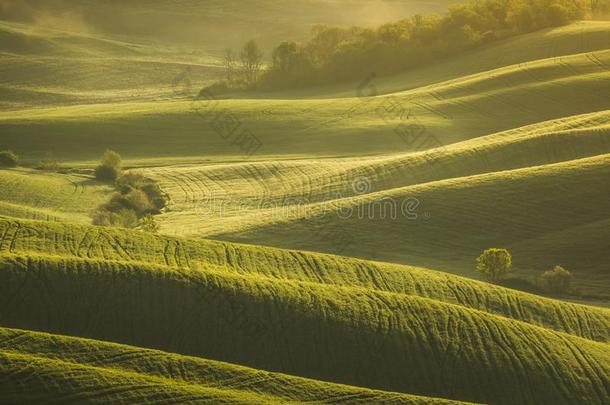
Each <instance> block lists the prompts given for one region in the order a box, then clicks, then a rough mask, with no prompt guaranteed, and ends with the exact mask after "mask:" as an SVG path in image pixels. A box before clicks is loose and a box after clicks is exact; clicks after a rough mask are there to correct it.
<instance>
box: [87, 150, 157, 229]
mask: <svg viewBox="0 0 610 405" xmlns="http://www.w3.org/2000/svg"><path fill="white" fill-rule="evenodd" d="M120 162H121V158H120V156H119V155H118V154H117V153H116V152H112V151H107V152H106V153H105V154H104V157H103V158H102V164H101V165H99V166H98V167H97V169H96V177H97V178H98V179H100V177H99V176H98V174H100V173H106V172H105V171H106V170H108V172H107V173H108V174H112V175H114V174H115V173H121V175H120V176H119V177H117V178H115V186H116V189H117V192H115V193H114V194H113V195H112V197H111V198H110V201H108V202H107V203H106V204H103V205H102V206H100V207H99V209H98V210H97V212H96V213H95V214H94V216H93V224H94V225H99V226H118V227H123V228H135V227H138V226H140V228H141V229H143V230H145V231H147V232H153V233H155V232H157V231H158V230H159V226H158V224H157V223H156V221H155V219H154V217H153V215H154V214H159V213H160V212H161V210H162V209H163V208H164V207H165V205H166V204H167V201H166V197H165V195H164V194H163V192H162V191H161V188H160V187H159V185H158V184H157V183H155V182H154V181H152V180H151V179H148V178H146V177H144V175H143V174H142V173H139V172H125V173H122V170H121V169H120V168H121V163H120ZM113 169H116V171H112V170H113ZM111 177H112V176H109V177H106V178H105V179H107V180H109V179H110V178H111Z"/></svg>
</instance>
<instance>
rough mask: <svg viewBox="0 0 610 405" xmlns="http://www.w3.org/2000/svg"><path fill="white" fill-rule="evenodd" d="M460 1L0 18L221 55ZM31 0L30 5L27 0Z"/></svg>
mask: <svg viewBox="0 0 610 405" xmlns="http://www.w3.org/2000/svg"><path fill="white" fill-rule="evenodd" d="M457 2H459V0H424V1H422V0H403V1H399V2H397V1H393V0H341V1H337V0H295V1H293V2H292V3H291V4H292V7H285V5H283V4H282V3H278V2H277V1H276V0H257V1H256V2H252V1H251V0H206V1H193V0H173V1H171V2H168V1H166V0H148V1H146V0H109V1H104V2H99V1H95V0H63V1H61V2H42V3H41V2H36V7H35V8H33V10H28V7H27V6H26V7H24V10H19V7H15V8H14V9H13V10H11V7H5V8H4V9H3V10H0V19H11V20H19V21H31V22H34V23H36V24H38V25H45V26H55V27H57V26H60V27H70V28H71V29H74V30H93V31H97V32H101V33H103V34H104V35H109V36H118V37H121V38H129V39H137V40H141V41H154V42H161V43H167V44H172V45H175V44H188V45H190V46H192V47H198V48H201V49H205V50H207V51H211V52H216V53H222V52H223V51H224V48H225V47H228V46H232V47H239V46H241V45H243V43H244V42H245V41H246V40H247V39H250V38H254V39H256V40H257V41H258V42H259V43H261V45H262V46H263V47H264V48H265V50H269V49H270V48H271V47H272V46H275V45H277V44H278V43H280V42H281V41H284V40H303V39H305V38H307V36H308V35H309V32H310V30H311V27H312V26H313V25H314V24H320V23H324V24H333V25H334V24H337V25H342V26H353V25H358V26H368V25H380V24H383V23H385V22H394V21H396V20H398V19H401V18H406V17H409V16H413V15H415V14H422V15H428V14H431V13H441V12H444V11H446V10H447V6H448V5H449V4H454V3H457ZM24 3H25V1H24ZM30 3H31V2H30Z"/></svg>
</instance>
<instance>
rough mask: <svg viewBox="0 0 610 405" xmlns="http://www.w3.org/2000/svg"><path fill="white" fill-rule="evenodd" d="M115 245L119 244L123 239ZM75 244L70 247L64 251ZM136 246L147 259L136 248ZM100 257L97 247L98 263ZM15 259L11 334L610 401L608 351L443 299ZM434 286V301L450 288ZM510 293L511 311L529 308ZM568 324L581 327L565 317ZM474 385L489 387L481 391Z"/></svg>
mask: <svg viewBox="0 0 610 405" xmlns="http://www.w3.org/2000/svg"><path fill="white" fill-rule="evenodd" d="M22 226H24V228H23V229H24V231H23V235H31V236H28V237H25V238H20V237H17V238H15V239H14V240H15V243H14V244H13V250H14V251H19V250H20V249H22V248H20V247H18V246H19V245H20V242H19V241H20V240H22V239H26V240H27V239H29V241H30V242H34V240H35V239H37V237H36V236H35V235H34V234H38V235H39V236H38V238H40V236H42V235H44V237H45V239H46V238H53V239H54V240H55V241H58V242H59V241H61V240H62V239H61V238H59V237H58V238H55V237H54V236H52V234H51V233H50V232H49V230H45V226H50V225H45V224H44V223H35V222H30V223H22ZM26 226H27V227H26ZM52 228H57V229H59V228H64V229H66V227H65V226H59V225H53V226H52ZM26 229H27V230H26ZM70 229H74V230H77V228H70ZM86 229H87V228H81V229H80V231H81V232H82V231H84V230H86ZM68 235H69V234H65V238H66V239H64V241H65V242H59V243H57V242H55V246H57V247H58V249H57V250H56V252H55V253H54V254H55V255H57V254H60V253H61V250H65V249H67V248H68V246H69V242H67V241H68V240H69V239H68V238H69V236H68ZM128 235H129V234H127V233H126V234H125V236H128ZM107 237H117V232H111V233H107ZM66 242H67V243H68V246H65V247H63V248H62V247H61V245H64V244H65V243H66ZM109 242H110V244H112V245H114V246H116V247H118V246H119V245H120V246H124V249H120V251H121V252H122V254H124V255H130V254H133V251H134V249H132V248H131V247H130V245H129V242H127V243H125V244H124V245H122V244H121V241H120V239H118V238H117V239H115V240H109ZM132 243H133V245H132V246H139V247H142V246H146V245H144V244H143V243H142V241H141V240H138V238H135V239H132ZM148 246H149V247H153V248H154V246H151V245H148ZM100 248H101V246H100V247H96V246H95V244H94V246H92V247H91V250H90V251H91V252H94V251H96V250H98V249H100ZM101 251H103V252H106V254H112V253H111V252H109V251H108V250H107V249H106V250H104V249H102V250H101ZM149 252H150V253H152V252H151V251H150V250H149ZM150 253H149V254H150ZM3 257H4V258H3V261H4V264H3V266H2V271H0V277H2V282H1V283H0V286H2V289H3V290H4V291H2V294H1V295H0V296H2V297H4V299H3V301H2V305H0V308H2V311H1V312H0V322H2V324H3V325H6V326H9V327H17V328H27V329H38V330H45V331H49V332H55V333H62V334H70V335H75V336H83V337H89V338H95V339H101V340H110V341H115V342H121V343H126V344H132V345H137V346H144V347H151V348H156V349H162V350H167V351H172V352H177V353H182V354H188V355H196V356H200V357H204V358H211V359H217V360H222V361H228V362H234V363H239V364H244V365H248V366H252V367H255V368H262V369H267V370H276V371H280V372H285V373H289V374H294V375H300V376H304V377H309V378H315V379H321V380H325V381H334V382H340V383H345V384H350V385H358V386H367V387H371V388H376V389H382V390H390V391H400V392H413V393H417V394H419V395H424V396H433V397H443V398H455V399H461V400H468V401H474V402H477V401H478V402H491V401H493V402H495V403H500V404H504V403H506V404H510V403H540V402H543V403H547V402H553V403H570V402H574V401H578V400H582V399H583V398H586V401H587V403H593V404H595V403H600V404H601V403H605V402H606V401H607V400H608V391H607V388H604V387H605V386H606V385H607V382H608V381H607V375H608V374H607V373H608V366H609V364H610V358H609V357H608V355H607V353H608V350H607V343H600V342H594V341H592V340H587V339H583V338H581V337H577V336H575V335H571V334H567V333H565V332H558V331H555V330H552V329H547V328H543V327H540V326H535V325H534V324H531V323H529V322H524V321H518V320H514V319H513V320H510V319H509V318H507V317H505V316H499V315H494V314H491V313H490V312H487V311H484V310H483V311H482V310H477V309H472V308H469V307H466V306H463V305H456V304H450V303H447V302H445V301H443V300H436V299H430V298H424V297H422V296H420V295H417V294H403V293H390V292H385V291H382V290H380V289H365V288H361V287H356V286H349V285H332V284H327V283H320V282H311V281H299V280H296V279H293V280H291V281H288V280H285V279H284V280H281V281H280V280H277V279H276V278H274V277H268V276H264V275H262V274H256V273H254V272H248V271H245V272H244V271H241V272H239V271H232V270H228V269H227V268H226V267H224V266H218V265H213V264H211V263H207V264H206V263H200V265H199V267H198V268H197V269H194V270H187V269H184V268H176V267H166V266H159V265H150V264H144V263H138V262H133V261H120V262H116V261H107V260H99V259H75V258H67V257H66V258H59V257H57V256H54V257H51V256H35V255H34V254H33V253H32V252H31V249H30V253H29V254H28V256H27V257H19V256H3ZM134 258H135V257H134ZM276 269H279V267H276ZM337 274H341V273H337ZM311 277H316V273H314V274H311ZM431 284H432V285H431V289H434V288H435V286H437V285H438V283H431ZM100 286H103V287H100ZM482 289H484V287H483V288H482ZM506 293H507V294H506V295H507V298H508V296H509V291H508V290H507V291H506ZM510 294H512V295H513V297H514V298H512V299H518V297H521V295H520V294H521V293H515V292H510ZM464 295H468V294H464ZM498 295H500V294H498ZM524 298H525V300H527V299H528V297H527V296H524ZM529 299H531V300H540V304H541V305H545V302H546V301H545V300H542V299H538V298H533V297H532V298H529ZM74 302H78V303H79V305H78V306H74V305H73V303H74ZM481 302H485V301H484V300H481ZM548 303H551V302H548ZM488 304H490V303H488ZM558 305H559V306H560V307H561V306H564V308H566V309H567V308H568V307H571V308H574V309H577V308H580V309H581V310H582V311H583V313H582V315H583V316H584V317H585V318H583V321H584V320H585V319H587V322H588V323H587V324H586V325H588V326H587V327H589V326H590V327H592V328H595V326H594V325H595V323H594V321H593V320H594V318H593V317H592V316H596V315H595V314H597V316H602V318H598V319H600V320H602V327H605V326H604V325H607V314H608V312H607V311H605V310H599V309H593V308H587V307H579V306H575V305H569V304H558ZM523 309H524V308H522V309H521V310H523ZM556 315H557V316H559V319H561V318H569V319H570V320H573V321H577V318H574V317H573V316H569V317H568V316H567V313H566V312H564V311H563V310H560V312H558V313H557V314H556ZM553 316H555V315H553V312H548V316H546V315H543V316H542V317H543V318H546V321H547V322H548V321H550V322H552V319H553V318H552V317H553ZM604 317H605V318H606V320H605V321H604V320H603V319H604ZM577 322H578V321H577ZM583 325H584V324H583ZM593 331H594V329H589V330H588V331H587V332H586V333H588V334H590V333H595V332H593ZM456 342H459V344H457V343H456ZM295 348H298V349H295ZM472 380H477V381H479V382H480V384H476V385H472V384H469V381H472ZM553 382H554V383H553ZM554 384H557V385H554ZM556 386H559V387H561V389H560V390H557V389H555V387H556ZM533 387H535V389H534V388H533Z"/></svg>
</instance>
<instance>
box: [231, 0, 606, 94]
mask: <svg viewBox="0 0 610 405" xmlns="http://www.w3.org/2000/svg"><path fill="white" fill-rule="evenodd" d="M608 13H610V0H478V1H474V2H471V3H468V4H455V5H453V6H450V7H449V11H448V12H447V13H446V14H445V15H442V16H439V15H431V16H422V15H416V16H413V17H410V18H407V19H403V20H400V21H398V22H395V23H390V24H385V25H382V26H380V27H378V28H360V27H351V28H339V27H332V26H327V25H316V26H314V27H313V29H312V31H311V36H310V38H309V40H308V41H306V42H304V43H297V42H294V41H284V42H282V43H280V44H279V45H278V46H277V47H275V48H274V49H273V51H272V52H271V54H270V55H269V56H270V58H269V59H270V60H269V63H268V64H267V67H266V68H265V69H263V67H264V63H263V52H262V51H261V50H260V48H259V47H258V45H257V44H256V43H255V42H254V41H249V42H248V43H247V44H246V45H245V46H244V47H243V48H242V50H241V51H240V52H239V53H236V52H233V51H232V50H227V52H226V53H225V57H224V67H225V73H226V74H225V76H226V77H225V79H226V82H225V83H224V84H223V85H224V86H226V87H229V88H236V87H239V88H262V89H282V88H294V87H305V86H311V85H316V84H324V83H332V82H337V81H345V80H357V79H360V78H363V77H366V76H367V75H369V74H370V73H371V71H372V70H374V71H375V72H376V73H377V74H391V73H395V72H398V71H401V70H404V69H408V68H412V67H417V66H421V65H424V64H426V63H430V62H432V61H435V60H439V59H442V58H445V57H448V56H451V55H455V54H458V53H460V52H463V51H465V50H468V49H472V48H475V47H477V46H481V45H484V44H487V43H490V42H493V41H496V40H499V39H504V38H508V37H510V36H513V35H518V34H523V33H527V32H532V31H536V30H540V29H544V28H549V27H557V26H562V25H566V24H568V23H570V22H572V21H575V20H579V19H583V18H587V17H592V16H598V15H604V14H608Z"/></svg>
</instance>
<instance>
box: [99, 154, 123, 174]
mask: <svg viewBox="0 0 610 405" xmlns="http://www.w3.org/2000/svg"><path fill="white" fill-rule="evenodd" d="M122 165H123V164H122V161H121V156H120V155H119V154H118V153H116V152H115V151H113V150H110V149H108V150H107V151H106V152H104V155H103V156H102V161H101V163H100V165H99V166H97V167H96V168H95V178H96V179H97V180H99V181H106V182H113V181H115V180H116V179H117V178H118V177H119V176H120V175H121V173H122Z"/></svg>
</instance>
